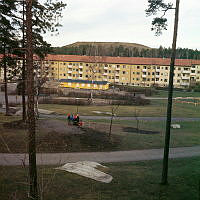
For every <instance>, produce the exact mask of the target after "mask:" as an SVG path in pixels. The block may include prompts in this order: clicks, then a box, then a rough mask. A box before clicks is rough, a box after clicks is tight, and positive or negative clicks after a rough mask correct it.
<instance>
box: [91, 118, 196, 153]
mask: <svg viewBox="0 0 200 200" xmlns="http://www.w3.org/2000/svg"><path fill="white" fill-rule="evenodd" d="M92 121H93V122H96V123H97V124H98V126H97V128H99V127H104V130H106V131H107V132H108V130H109V123H110V122H109V120H92ZM175 123H178V124H180V125H181V129H171V143H170V146H171V147H183V146H195V145H200V131H199V130H200V123H199V122H195V121H192V122H175ZM113 124H114V125H113V129H112V134H113V135H114V136H118V137H120V144H119V145H118V150H131V149H151V148H162V147H163V146H164V138H165V121H144V120H139V129H142V130H151V131H159V132H160V134H139V133H137V132H125V131H124V128H127V127H134V128H136V127H137V126H136V121H135V120H127V121H124V120H123V121H120V120H114V121H113Z"/></svg>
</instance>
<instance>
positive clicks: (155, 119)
mask: <svg viewBox="0 0 200 200" xmlns="http://www.w3.org/2000/svg"><path fill="white" fill-rule="evenodd" d="M40 117H41V118H54V119H66V115H58V114H51V115H44V114H40ZM81 119H87V120H92V119H95V120H98V119H110V116H83V115H81ZM114 119H115V120H136V117H114ZM137 119H138V120H144V121H164V120H166V117H137ZM172 121H200V118H194V117H193V118H192V117H173V118H172Z"/></svg>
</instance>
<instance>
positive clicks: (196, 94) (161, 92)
mask: <svg viewBox="0 0 200 200" xmlns="http://www.w3.org/2000/svg"><path fill="white" fill-rule="evenodd" d="M156 91H157V92H158V93H157V94H154V95H153V97H168V91H164V90H156ZM173 97H200V92H185V91H174V92H173Z"/></svg>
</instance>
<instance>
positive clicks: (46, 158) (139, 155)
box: [0, 146, 200, 166]
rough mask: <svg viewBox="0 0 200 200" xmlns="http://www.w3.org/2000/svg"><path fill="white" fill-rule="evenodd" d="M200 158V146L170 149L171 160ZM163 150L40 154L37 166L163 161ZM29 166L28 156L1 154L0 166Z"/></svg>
mask: <svg viewBox="0 0 200 200" xmlns="http://www.w3.org/2000/svg"><path fill="white" fill-rule="evenodd" d="M192 156H200V146H194V147H179V148H171V149H170V158H183V157H192ZM162 157H163V149H149V150H133V151H115V152H86V153H39V154H37V165H61V164H64V163H68V162H77V161H95V162H100V163H109V162H127V161H143V160H161V159H162ZM23 163H24V164H26V165H27V164H28V155H27V154H7V153H0V165H4V166H14V165H22V164H23Z"/></svg>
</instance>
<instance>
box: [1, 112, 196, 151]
mask: <svg viewBox="0 0 200 200" xmlns="http://www.w3.org/2000/svg"><path fill="white" fill-rule="evenodd" d="M2 117H4V116H2ZM0 119H1V117H0ZM9 120H11V119H9ZM45 120H46V119H45ZM5 121H7V119H6V120H5ZM62 121H63V120H62ZM53 122H54V121H53V120H52V121H51V123H53ZM55 122H56V126H59V121H55ZM65 122H66V120H64V123H63V122H62V123H61V124H60V125H62V126H63V125H65ZM91 122H92V123H91ZM138 122H139V129H140V130H146V131H157V132H159V133H158V134H140V133H138V132H137V131H135V130H127V129H133V128H136V127H137V125H136V120H114V121H113V127H112V140H109V139H108V137H107V135H108V132H109V123H110V121H109V120H89V121H84V124H85V125H84V126H85V127H89V129H85V132H84V134H74V135H73V134H70V135H67V134H65V133H60V132H59V131H57V132H56V127H55V131H52V132H45V129H42V130H41V131H37V134H36V141H37V152H77V151H78V152H90V151H118V150H135V149H152V148H162V147H163V146H164V138H165V121H145V120H139V121H138ZM175 123H179V124H180V125H181V129H171V143H170V146H171V147H183V146H196V145H200V131H199V130H200V123H199V122H198V121H188V122H175ZM69 128H71V127H69ZM72 128H73V127H72ZM0 130H1V131H0V152H4V153H7V152H12V153H20V152H22V153H23V152H26V151H27V131H26V130H24V129H17V128H15V129H13V128H5V127H4V126H3V125H2V124H0Z"/></svg>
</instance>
